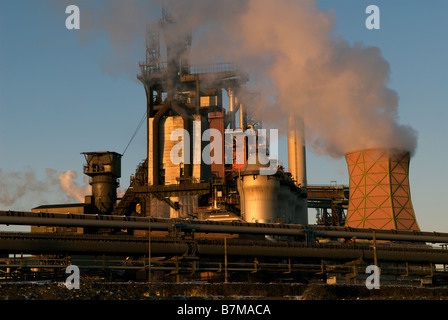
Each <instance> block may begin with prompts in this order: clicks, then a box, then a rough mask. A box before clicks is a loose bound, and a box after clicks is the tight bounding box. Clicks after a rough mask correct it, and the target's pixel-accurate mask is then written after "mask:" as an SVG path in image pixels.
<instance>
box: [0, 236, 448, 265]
mask: <svg viewBox="0 0 448 320" xmlns="http://www.w3.org/2000/svg"><path fill="white" fill-rule="evenodd" d="M226 243H227V245H226V248H224V241H223V240H222V239H221V240H208V239H198V240H178V239H167V238H154V239H151V256H153V257H155V256H159V257H160V256H184V255H186V256H191V255H192V254H193V255H195V256H198V257H224V255H225V254H227V255H228V256H233V257H241V258H249V259H252V258H254V257H266V258H291V259H295V258H297V259H311V260H319V259H329V260H345V261H353V260H356V259H359V258H360V257H362V258H363V259H365V260H373V259H374V250H373V248H372V247H371V246H369V245H362V244H360V245H346V244H341V243H339V244H319V245H317V246H315V247H309V246H307V245H306V244H305V243H303V242H294V241H292V242H288V243H285V242H269V241H266V240H257V241H253V240H241V239H228V240H227V242H226ZM148 245H149V243H148V238H141V237H132V236H89V235H61V234H46V233H40V234H39V233H38V234H36V233H33V234H30V233H15V234H12V233H0V252H2V253H14V252H16V253H19V252H20V253H30V254H58V253H59V254H67V253H70V254H105V255H117V254H123V255H145V254H148ZM376 251H377V258H378V259H379V260H380V261H397V262H398V261H401V262H422V263H423V262H424V263H448V254H447V251H446V250H439V249H432V248H430V247H426V246H421V247H416V246H413V247H409V246H397V245H394V246H387V245H379V246H377V250H376Z"/></svg>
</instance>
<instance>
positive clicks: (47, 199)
mask: <svg viewBox="0 0 448 320" xmlns="http://www.w3.org/2000/svg"><path fill="white" fill-rule="evenodd" d="M76 177H77V173H76V172H74V171H72V170H66V171H64V172H61V173H58V172H57V171H56V170H54V169H46V175H45V178H43V179H39V178H38V177H37V176H36V173H35V172H34V171H33V170H32V169H31V168H26V169H24V170H23V171H14V172H5V171H3V170H2V169H0V205H1V206H3V207H4V208H5V209H16V210H30V209H31V208H30V207H29V205H31V206H38V205H41V204H46V203H51V202H54V201H61V196H62V195H65V196H66V199H65V201H66V202H69V201H79V202H84V196H85V195H88V194H91V186H90V185H89V184H88V179H87V177H85V178H84V185H80V184H78V183H77V182H76V181H75V179H76Z"/></svg>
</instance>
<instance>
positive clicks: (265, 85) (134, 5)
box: [59, 0, 417, 157]
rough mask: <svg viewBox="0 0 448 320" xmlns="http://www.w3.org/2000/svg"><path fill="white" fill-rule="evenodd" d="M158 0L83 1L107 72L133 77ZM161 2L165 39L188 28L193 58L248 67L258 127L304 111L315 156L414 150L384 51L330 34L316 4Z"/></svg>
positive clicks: (84, 29)
mask: <svg viewBox="0 0 448 320" xmlns="http://www.w3.org/2000/svg"><path fill="white" fill-rule="evenodd" d="M161 2H162V1H161V0H158V1H157V0H153V1H137V0H132V1H126V2H124V1H118V0H115V1H105V2H100V3H102V5H101V6H99V5H96V6H94V5H93V4H91V2H88V1H80V2H79V6H80V9H81V14H82V21H81V29H80V30H79V31H80V32H79V34H80V39H81V42H82V43H84V44H87V43H91V42H93V41H94V39H97V38H96V37H98V36H101V37H105V38H106V39H108V41H109V43H110V45H111V47H112V48H113V49H114V50H112V51H113V52H112V53H111V55H110V56H109V57H106V60H108V59H109V60H110V61H109V62H113V63H110V64H109V68H110V70H113V69H114V68H122V69H127V68H128V67H129V66H131V65H132V66H135V68H133V69H132V72H131V73H130V74H129V76H131V77H132V78H134V79H135V73H136V70H137V69H136V67H137V62H138V61H139V60H143V57H144V47H143V46H144V43H143V42H144V40H143V39H144V33H145V30H146V25H147V24H148V23H151V22H155V21H157V18H160V16H161V11H162V10H161ZM164 2H165V5H166V6H167V7H169V8H170V11H171V14H172V18H173V20H174V21H176V23H175V24H173V25H172V26H171V28H170V29H169V30H170V34H169V35H166V36H168V37H173V36H176V35H179V36H183V35H185V30H191V31H192V32H193V44H192V48H191V62H192V63H214V62H217V61H230V62H236V63H239V64H240V65H241V66H242V67H243V68H244V69H245V70H246V71H248V72H249V73H250V75H251V81H250V83H249V86H250V89H252V90H254V91H257V92H259V93H260V107H261V113H262V116H263V122H264V125H265V126H266V125H269V126H271V127H276V128H280V129H282V128H285V127H286V125H285V119H286V117H288V115H289V114H290V112H291V111H294V112H296V113H299V114H303V117H304V120H305V124H306V137H307V145H308V148H309V149H311V150H312V151H314V152H315V153H318V154H328V155H330V156H333V157H340V156H343V155H344V154H345V153H346V152H348V151H352V150H356V149H362V148H368V147H388V148H399V149H406V150H409V151H411V153H413V152H414V151H415V149H416V147H417V132H416V131H415V130H414V129H413V128H411V127H410V126H407V125H403V124H400V123H399V117H398V101H399V98H398V94H397V92H395V91H393V90H391V89H390V88H388V82H389V74H390V66H389V63H388V62H387V61H386V60H385V59H384V57H383V56H382V54H381V50H380V49H379V48H377V47H373V46H367V45H365V44H363V43H361V42H358V43H355V44H353V45H351V44H350V43H348V42H347V41H346V40H345V39H343V37H342V36H337V35H334V34H333V28H334V25H335V21H336V18H337V17H336V15H335V13H334V12H332V11H326V12H324V11H321V10H320V9H319V8H318V7H317V4H316V1H315V0H275V1H274V0H264V1H260V0H226V1H212V0H182V1H179V0H165V1H164ZM60 3H64V2H63V1H61V2H60ZM59 6H61V4H59ZM86 39H88V40H89V41H87V40H86ZM138 39H140V40H138ZM138 45H140V46H141V47H139V46H138ZM136 57H138V58H136ZM121 71H123V70H121ZM111 73H113V71H111ZM280 133H285V132H284V131H283V132H282V131H281V130H280Z"/></svg>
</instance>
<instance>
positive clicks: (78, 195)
mask: <svg viewBox="0 0 448 320" xmlns="http://www.w3.org/2000/svg"><path fill="white" fill-rule="evenodd" d="M77 176H78V174H77V173H76V172H75V171H72V170H66V171H64V172H62V173H60V174H58V180H59V186H60V188H61V189H62V190H63V191H64V192H65V195H66V196H67V198H69V199H76V200H78V201H79V202H84V197H85V196H86V195H87V194H90V193H91V192H92V191H91V186H90V185H89V184H87V182H88V178H87V177H86V176H84V183H85V185H84V186H80V185H79V184H78V183H76V181H75V179H76V177H77Z"/></svg>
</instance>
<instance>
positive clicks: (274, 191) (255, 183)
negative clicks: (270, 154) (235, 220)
mask: <svg viewBox="0 0 448 320" xmlns="http://www.w3.org/2000/svg"><path fill="white" fill-rule="evenodd" d="M260 156H261V157H264V156H263V155H261V154H259V155H258V157H260ZM253 157H256V158H257V159H256V161H254V159H253ZM258 157H257V154H256V153H253V154H251V155H250V156H249V159H248V161H247V164H246V165H245V167H244V168H243V170H242V171H241V172H240V173H239V176H238V180H237V181H238V193H239V194H240V205H241V215H242V217H243V220H245V221H247V222H259V223H275V222H277V212H278V195H279V190H280V182H279V178H278V176H277V175H260V168H262V167H269V162H268V163H267V164H266V165H263V164H261V163H260V162H259V161H258ZM264 158H265V157H264ZM264 160H266V161H267V159H264ZM252 162H255V163H254V164H251V163H252ZM262 162H265V161H263V160H262Z"/></svg>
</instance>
